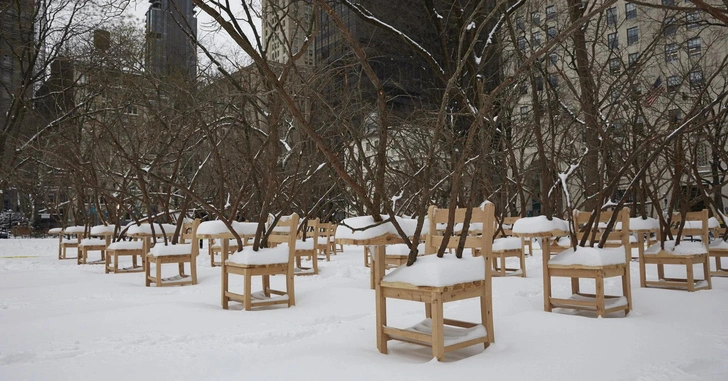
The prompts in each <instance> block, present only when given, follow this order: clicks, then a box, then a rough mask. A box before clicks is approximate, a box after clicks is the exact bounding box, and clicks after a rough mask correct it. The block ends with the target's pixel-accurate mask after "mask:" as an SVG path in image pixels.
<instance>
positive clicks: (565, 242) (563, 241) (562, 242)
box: [556, 235, 637, 247]
mask: <svg viewBox="0 0 728 381" xmlns="http://www.w3.org/2000/svg"><path fill="white" fill-rule="evenodd" d="M577 243H578V241H577ZM629 243H637V237H635V236H632V235H631V236H629ZM556 244H557V245H559V246H560V247H571V237H561V238H559V240H558V241H557V242H556ZM586 244H587V245H591V241H589V240H587V241H586ZM606 244H607V245H620V246H621V245H622V241H620V240H618V239H608V240H607V242H606Z"/></svg>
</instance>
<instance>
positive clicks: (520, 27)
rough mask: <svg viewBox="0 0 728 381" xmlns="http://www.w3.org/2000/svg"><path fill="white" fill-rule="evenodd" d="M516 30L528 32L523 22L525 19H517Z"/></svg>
mask: <svg viewBox="0 0 728 381" xmlns="http://www.w3.org/2000/svg"><path fill="white" fill-rule="evenodd" d="M516 28H518V30H520V31H524V30H526V24H525V23H524V22H523V17H519V18H517V19H516Z"/></svg>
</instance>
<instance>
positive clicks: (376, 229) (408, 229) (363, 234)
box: [336, 216, 429, 240]
mask: <svg viewBox="0 0 728 381" xmlns="http://www.w3.org/2000/svg"><path fill="white" fill-rule="evenodd" d="M396 219H397V222H398V223H399V226H400V227H401V228H402V230H403V231H404V233H405V234H406V235H407V236H408V237H411V236H413V235H414V234H415V229H416V228H417V220H416V219H414V218H404V217H396ZM384 220H385V221H386V222H384V223H379V224H377V223H375V222H374V217H372V216H360V217H351V218H347V219H345V220H344V221H342V222H341V224H339V225H338V226H337V228H336V238H337V239H359V240H363V239H372V238H377V237H381V236H385V235H387V234H393V235H399V233H397V229H395V228H394V225H393V224H392V222H391V221H388V217H384ZM426 222H427V221H425V224H424V225H423V227H422V230H423V231H422V233H421V234H426V230H429V229H428V228H427V227H428V224H427V223H426ZM375 224H376V225H375ZM350 227H351V228H350ZM362 228H366V229H365V230H354V229H362Z"/></svg>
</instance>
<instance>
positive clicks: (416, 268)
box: [382, 255, 485, 287]
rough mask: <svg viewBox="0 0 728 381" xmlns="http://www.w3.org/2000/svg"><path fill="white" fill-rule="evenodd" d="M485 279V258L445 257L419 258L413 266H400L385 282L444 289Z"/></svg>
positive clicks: (387, 276)
mask: <svg viewBox="0 0 728 381" xmlns="http://www.w3.org/2000/svg"><path fill="white" fill-rule="evenodd" d="M483 279H485V259H483V257H465V256H463V257H462V258H459V259H458V258H457V257H456V256H454V255H445V256H444V257H442V258H438V257H437V256H436V255H426V256H423V257H418V258H417V262H415V263H414V264H413V265H412V266H400V267H398V268H396V269H395V270H394V271H392V272H391V273H389V274H387V275H385V276H384V279H382V280H383V281H384V282H402V283H409V284H411V285H414V286H430V287H444V286H450V285H454V284H458V283H466V282H473V281H477V280H483Z"/></svg>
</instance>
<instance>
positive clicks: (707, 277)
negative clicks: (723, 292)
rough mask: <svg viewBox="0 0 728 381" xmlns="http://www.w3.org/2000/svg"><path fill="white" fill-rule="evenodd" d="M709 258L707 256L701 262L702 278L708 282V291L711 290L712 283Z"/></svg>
mask: <svg viewBox="0 0 728 381" xmlns="http://www.w3.org/2000/svg"><path fill="white" fill-rule="evenodd" d="M709 261H710V257H708V256H707V255H706V256H705V260H704V261H703V276H704V277H705V280H706V281H708V290H712V289H713V281H712V279H711V277H710V262H709Z"/></svg>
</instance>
